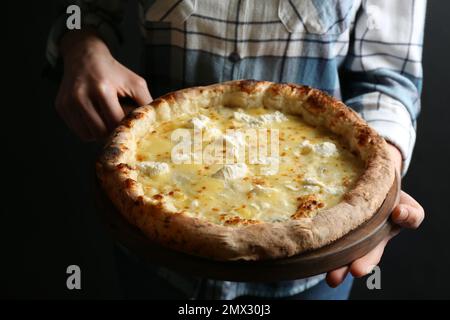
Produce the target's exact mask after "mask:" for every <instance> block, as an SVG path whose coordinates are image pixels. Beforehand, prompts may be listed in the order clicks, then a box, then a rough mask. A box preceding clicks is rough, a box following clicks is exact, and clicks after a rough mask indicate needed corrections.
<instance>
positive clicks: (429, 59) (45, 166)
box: [0, 1, 450, 299]
mask: <svg viewBox="0 0 450 320" xmlns="http://www.w3.org/2000/svg"><path fill="white" fill-rule="evenodd" d="M57 2H58V1H45V2H44V1H29V4H28V5H21V7H18V6H16V7H11V6H12V4H11V2H9V4H8V6H9V7H7V8H6V9H3V10H4V11H3V13H4V15H3V16H4V17H5V18H6V20H7V25H6V29H3V30H5V31H6V34H5V37H4V43H3V45H2V51H3V53H6V54H7V57H5V58H4V59H3V63H4V64H5V68H3V70H7V71H6V74H5V73H3V80H4V81H3V85H2V88H3V93H2V97H3V99H2V101H3V104H2V111H3V114H4V117H3V118H2V128H6V130H5V134H6V138H4V139H3V145H4V148H3V150H6V152H5V153H4V154H3V156H2V160H3V161H4V162H5V163H4V165H3V166H2V173H3V176H4V179H2V182H3V183H2V184H3V188H2V189H3V191H2V214H1V222H0V295H1V296H5V297H19V298H69V299H72V298H121V297H122V296H123V293H122V290H121V287H120V285H119V282H118V277H117V271H116V266H115V260H114V256H113V245H112V240H111V238H110V236H109V234H108V232H107V231H106V230H105V229H104V227H103V225H102V224H101V222H100V219H99V218H98V217H97V215H96V213H95V211H94V210H93V209H91V208H92V207H93V206H92V198H93V197H92V187H91V186H92V181H93V165H92V161H93V160H92V150H93V149H94V146H92V145H85V144H82V143H80V142H79V141H78V140H77V139H76V138H75V137H73V136H72V135H71V134H70V133H69V132H68V131H67V130H66V129H65V127H64V126H63V125H62V123H61V121H60V120H59V118H58V117H57V115H56V113H55V112H54V107H53V100H54V97H55V92H56V89H57V85H56V84H55V82H52V81H50V80H48V79H47V78H45V77H43V76H42V70H43V68H44V65H45V59H44V48H45V42H46V37H47V33H48V31H49V27H50V24H51V21H52V19H53V16H54V14H55V11H56V9H55V8H56V4H57ZM133 3H134V1H131V5H132V4H133ZM5 10H6V12H5ZM448 12H450V3H449V2H448V1H429V4H428V13H427V16H428V17H427V24H426V36H425V48H424V70H425V81H424V91H423V99H422V105H423V109H422V110H423V111H422V114H421V116H420V119H419V123H418V138H417V144H416V149H415V152H414V158H413V161H412V163H411V166H410V169H409V172H408V175H407V177H406V178H405V179H404V189H405V190H406V191H407V192H409V193H410V194H411V195H413V196H414V197H415V198H416V199H417V200H419V201H420V202H421V203H422V205H423V207H424V208H425V211H426V214H427V217H426V220H425V222H424V223H423V226H422V227H421V228H420V230H419V231H417V232H413V231H405V232H402V234H401V235H400V236H399V237H397V238H396V239H395V240H394V241H392V242H391V243H390V245H389V246H388V248H387V250H386V252H385V255H384V258H383V261H382V263H381V270H382V290H378V291H377V290H375V291H369V290H367V289H366V287H365V279H362V280H358V281H356V282H355V285H354V289H353V291H352V298H354V299H362V298H369V299H383V298H384V299H405V298H406V299H409V298H412V299H419V298H447V299H448V298H449V297H450V293H449V290H448V288H449V287H450V280H449V278H448V276H447V273H448V270H450V250H449V249H448V248H449V231H448V230H449V227H450V210H449V208H448V203H449V200H448V198H449V197H450V193H449V192H450V187H449V178H450V170H449V166H448V164H449V163H450V152H449V151H450V145H449V142H448V141H447V139H448V138H449V137H450V123H449V120H450V108H449V104H450V89H449V84H450V76H449V74H450V59H449V57H450V27H448V19H449V18H450V17H449V16H448V14H447V13H448ZM135 16H136V14H135V13H134V12H131V13H129V14H128V16H127V19H126V21H125V23H124V29H125V30H126V32H127V35H128V36H127V37H126V42H125V49H124V50H123V52H122V54H121V55H120V56H119V59H120V60H122V61H123V62H124V63H126V64H128V65H129V66H131V68H132V69H134V70H137V71H138V66H139V50H136V49H131V48H136V45H138V44H139V43H138V42H139V41H138V39H139V36H138V31H137V28H136V26H134V25H133V24H132V20H133V19H134V18H135ZM5 84H6V86H5ZM17 145H20V148H14V146H17ZM10 147H13V148H10ZM80 181H81V182H83V183H81V184H80ZM70 264H77V265H80V266H81V269H82V290H79V291H69V290H67V289H66V285H65V282H66V273H65V272H66V267H67V266H68V265H70Z"/></svg>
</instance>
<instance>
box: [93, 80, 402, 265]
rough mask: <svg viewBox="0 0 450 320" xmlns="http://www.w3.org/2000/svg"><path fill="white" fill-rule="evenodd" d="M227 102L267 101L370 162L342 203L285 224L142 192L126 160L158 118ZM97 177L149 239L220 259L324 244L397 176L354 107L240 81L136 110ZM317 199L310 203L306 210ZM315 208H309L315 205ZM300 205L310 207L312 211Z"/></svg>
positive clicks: (378, 200)
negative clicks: (207, 216) (173, 207)
mask: <svg viewBox="0 0 450 320" xmlns="http://www.w3.org/2000/svg"><path fill="white" fill-rule="evenodd" d="M214 104H223V105H225V106H229V107H239V108H248V107H252V106H260V105H264V106H265V107H267V108H272V109H278V110H281V111H283V112H286V113H290V114H295V115H299V116H301V117H302V118H303V119H304V120H305V121H306V122H308V123H310V124H313V125H316V126H323V127H326V128H328V129H329V130H331V131H332V132H334V133H335V134H337V135H339V136H342V137H343V138H344V140H345V141H347V143H348V146H349V147H350V149H351V150H352V151H354V152H356V153H357V154H358V155H359V156H360V157H361V158H362V159H363V161H364V162H365V164H366V170H365V172H364V173H363V174H362V176H361V177H360V178H359V179H358V181H357V182H356V184H355V186H354V187H353V188H352V189H351V190H349V191H348V192H347V193H346V194H345V195H344V198H343V200H342V201H341V202H340V203H339V204H337V205H336V206H334V207H331V208H327V209H323V210H321V211H319V212H318V213H317V215H315V216H314V217H312V218H311V217H309V216H308V214H304V215H302V214H299V215H297V216H296V217H294V218H293V219H292V220H288V221H284V222H273V223H267V222H259V223H255V222H253V221H248V222H247V223H242V224H240V223H239V224H236V223H235V221H234V220H233V219H231V220H230V222H229V223H227V224H225V225H218V224H213V223H211V222H208V221H205V220H201V219H198V218H193V217H189V216H187V215H185V214H183V213H174V212H169V211H168V210H167V209H166V208H165V206H164V200H163V199H161V198H158V197H153V198H149V197H147V196H145V195H144V192H143V190H142V186H141V185H140V184H139V183H137V172H136V171H135V170H134V169H133V168H132V167H130V166H129V165H127V163H130V162H132V160H133V158H134V157H135V153H136V144H137V141H138V140H139V139H140V138H141V137H142V136H143V135H144V134H145V133H146V132H148V130H150V129H151V128H152V127H153V126H154V125H155V124H156V123H157V122H158V121H164V120H168V119H170V118H171V117H172V116H173V115H177V114H181V113H191V114H195V113H196V112H197V110H198V109H199V108H204V107H207V106H208V105H214ZM97 175H98V177H99V179H100V181H101V184H102V186H103V188H104V189H105V191H106V192H107V194H108V195H109V197H110V199H111V200H112V201H113V203H114V204H115V206H116V207H117V208H118V209H119V211H120V212H121V213H122V214H123V215H124V216H125V217H126V218H127V220H128V221H129V222H130V223H132V224H134V225H136V226H138V227H139V228H140V229H141V230H142V231H143V232H144V233H145V234H146V235H147V237H149V238H150V239H152V240H154V241H157V242H158V243H160V244H162V245H165V246H168V247H170V248H173V249H176V250H180V251H184V252H187V253H190V254H194V255H199V256H203V257H208V258H211V259H217V260H237V259H244V260H260V259H272V258H281V257H288V256H292V255H295V254H298V253H300V252H303V251H306V250H311V249H316V248H319V247H322V246H324V245H326V244H328V243H330V242H332V241H335V240H336V239H338V238H340V237H342V236H343V235H345V234H346V233H348V232H350V231H351V230H353V229H354V228H356V227H358V226H359V225H360V224H362V223H363V222H364V221H366V220H368V219H369V218H370V217H371V216H372V215H373V214H374V212H376V210H377V209H378V208H379V207H380V206H381V204H382V202H383V200H384V198H385V197H386V194H387V193H388V190H389V188H390V186H391V185H392V183H393V181H394V167H393V164H392V161H391V159H390V157H389V153H388V150H387V147H386V142H385V141H384V139H383V138H381V137H380V136H379V135H378V134H377V133H376V132H375V131H374V130H373V129H371V128H370V127H369V126H368V125H367V124H366V123H365V122H364V121H363V120H362V119H361V118H360V117H359V116H358V115H357V114H356V113H355V112H354V111H352V110H351V109H349V108H348V107H346V106H345V105H344V104H343V103H342V102H339V101H337V100H335V99H334V98H332V97H330V96H328V95H327V94H325V93H323V92H321V91H319V90H316V89H312V88H309V87H306V86H300V85H296V84H275V83H271V82H266V81H253V80H238V81H230V82H225V83H221V84H216V85H211V86H207V87H195V88H190V89H185V90H181V91H177V92H173V93H169V94H167V95H165V96H163V97H161V98H158V99H156V100H155V101H153V102H152V103H151V104H150V105H148V106H144V107H141V108H138V109H136V110H134V111H133V112H132V113H131V114H130V115H129V116H128V117H127V118H126V119H124V120H123V121H122V123H121V125H120V126H119V127H118V128H117V129H116V130H115V131H114V133H113V134H112V136H111V138H110V141H109V142H108V143H107V144H106V146H105V149H104V151H103V153H102V155H101V157H100V158H99V160H98V162H97ZM309 205H311V206H312V207H315V206H317V205H318V204H317V203H313V202H311V203H307V204H306V205H305V208H306V207H308V206H309ZM312 207H311V208H312ZM305 208H302V209H301V210H306V209H309V207H308V208H306V209H305Z"/></svg>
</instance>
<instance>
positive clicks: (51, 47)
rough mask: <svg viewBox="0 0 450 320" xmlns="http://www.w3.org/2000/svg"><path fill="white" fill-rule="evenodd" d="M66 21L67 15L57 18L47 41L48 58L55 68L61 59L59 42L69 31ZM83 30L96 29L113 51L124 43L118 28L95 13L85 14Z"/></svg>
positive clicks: (82, 24) (82, 23)
mask: <svg viewBox="0 0 450 320" xmlns="http://www.w3.org/2000/svg"><path fill="white" fill-rule="evenodd" d="M66 19H67V15H64V14H63V15H61V16H59V17H58V18H57V20H56V21H55V23H54V24H53V26H52V28H51V30H50V34H49V37H48V40H47V47H46V57H47V60H48V62H49V63H50V64H51V65H52V66H53V67H55V66H56V65H57V64H58V60H59V59H60V52H59V42H60V40H61V38H62V36H63V35H64V34H65V33H66V32H67V31H69V30H68V29H67V26H66ZM83 28H92V29H94V30H95V31H96V32H97V34H98V36H99V37H100V38H102V40H103V41H105V43H106V45H107V46H108V48H109V49H110V50H111V51H114V50H115V49H117V47H118V45H119V43H120V42H122V37H121V35H120V33H119V31H118V30H117V28H115V27H113V26H112V25H111V24H110V23H108V22H107V21H106V20H105V19H104V18H102V17H100V16H99V15H97V14H95V13H92V12H86V13H83V15H82V21H81V29H83Z"/></svg>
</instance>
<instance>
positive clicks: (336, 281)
mask: <svg viewBox="0 0 450 320" xmlns="http://www.w3.org/2000/svg"><path fill="white" fill-rule="evenodd" d="M349 270H350V268H349V267H348V266H344V267H341V268H339V269H336V270H333V271H330V272H328V273H327V277H326V278H325V280H326V282H327V284H328V285H329V286H330V287H332V288H336V287H337V286H338V285H340V284H341V283H342V282H344V280H345V278H346V277H347V274H348V272H349Z"/></svg>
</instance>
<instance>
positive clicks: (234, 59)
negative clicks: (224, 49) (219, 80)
mask: <svg viewBox="0 0 450 320" xmlns="http://www.w3.org/2000/svg"><path fill="white" fill-rule="evenodd" d="M228 60H230V61H231V62H233V63H236V62H238V61H239V60H241V56H240V55H239V53H237V52H236V51H233V52H232V53H230V55H229V56H228Z"/></svg>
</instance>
